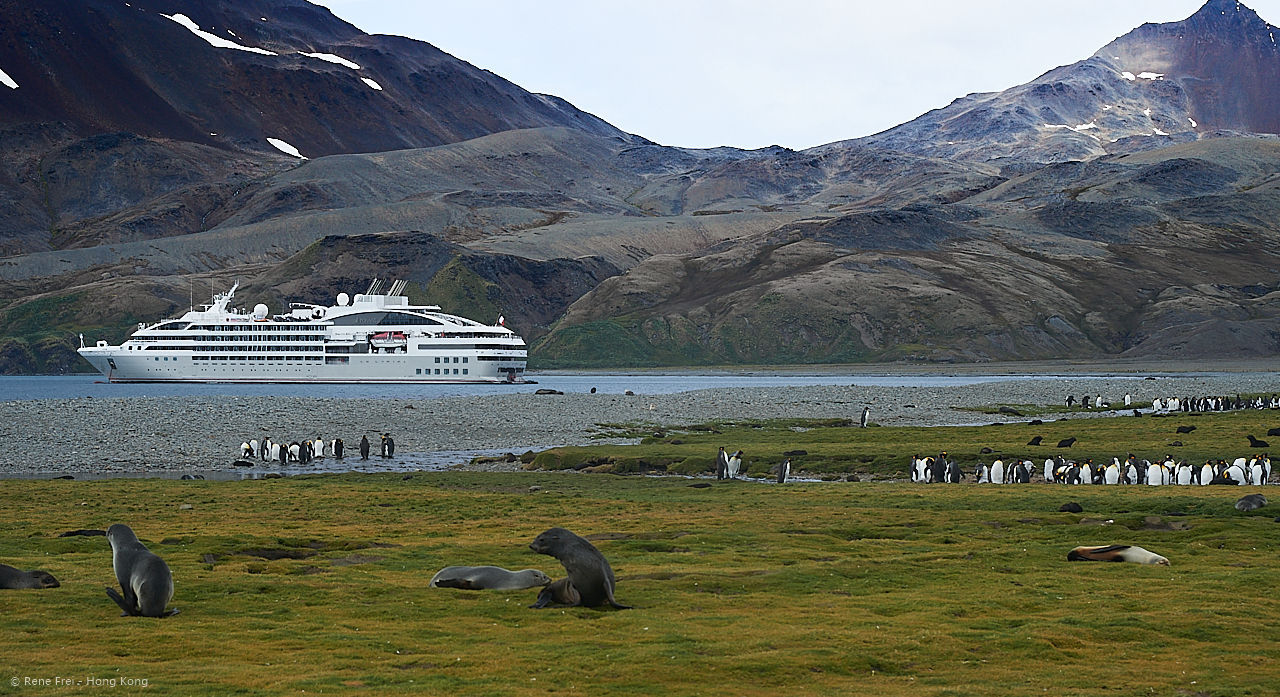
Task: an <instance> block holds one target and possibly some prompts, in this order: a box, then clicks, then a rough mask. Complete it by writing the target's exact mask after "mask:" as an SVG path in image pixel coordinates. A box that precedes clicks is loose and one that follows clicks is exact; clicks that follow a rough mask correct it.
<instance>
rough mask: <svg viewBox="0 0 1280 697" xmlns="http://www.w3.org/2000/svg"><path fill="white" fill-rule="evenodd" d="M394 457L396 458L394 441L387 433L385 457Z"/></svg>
mask: <svg viewBox="0 0 1280 697" xmlns="http://www.w3.org/2000/svg"><path fill="white" fill-rule="evenodd" d="M395 456H396V440H395V439H394V438H392V437H391V434H390V433H388V434H387V457H395Z"/></svg>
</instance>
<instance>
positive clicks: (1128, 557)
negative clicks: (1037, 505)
mask: <svg viewBox="0 0 1280 697" xmlns="http://www.w3.org/2000/svg"><path fill="white" fill-rule="evenodd" d="M1067 561H1127V562H1130V563H1133V564H1159V565H1161V566H1168V565H1169V560H1168V559H1165V558H1164V557H1162V556H1160V555H1159V554H1156V553H1155V552H1148V551H1147V550H1145V549H1143V548H1141V547H1132V546H1130V545H1106V546H1103V547H1076V548H1075V549H1073V550H1071V551H1070V552H1067Z"/></svg>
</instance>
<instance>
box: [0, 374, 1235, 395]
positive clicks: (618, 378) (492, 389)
mask: <svg viewBox="0 0 1280 697" xmlns="http://www.w3.org/2000/svg"><path fill="white" fill-rule="evenodd" d="M1202 374H1203V375H1212V374H1214V373H1202ZM1187 376H1188V374H1180V375H1179V377H1187ZM1108 377H1117V376H1116V375H1114V374H1110V375H1107V374H1102V373H1099V374H1095V375H1089V374H1074V373H1073V374H1070V375H1067V374H1057V373H1032V374H942V373H903V374H862V373H846V372H836V371H832V372H826V371H815V372H812V373H805V372H781V371H779V372H777V373H769V372H729V371H726V372H720V373H713V372H706V373H682V372H670V373H650V372H644V373H548V374H545V375H531V376H530V378H531V379H533V380H536V381H537V382H536V383H534V384H523V385H456V384H449V385H362V384H351V385H297V384H272V385H261V384H228V383H176V384H169V383H125V384H111V383H107V382H106V381H105V380H104V379H103V377H102V376H101V375H65V376H64V375H57V376H54V375H35V376H25V375H24V376H0V400H28V399H73V398H83V397H93V398H95V399H103V398H106V399H115V398H126V397H206V396H208V397H213V396H216V397H320V398H339V399H441V398H445V397H478V396H486V395H495V394H511V393H516V392H533V391H535V390H539V389H552V390H559V391H561V392H574V393H588V392H591V390H592V389H593V388H594V389H595V390H596V391H597V392H599V393H604V394H624V393H625V392H626V391H627V390H631V391H632V392H635V393H636V394H672V393H677V392H689V391H692V390H703V389H709V388H716V387H778V386H792V387H801V386H807V385H857V386H866V387H870V386H876V387H951V386H960V385H977V384H982V383H987V382H1000V381H1004V380H1062V379H1071V380H1091V379H1097V380H1100V379H1104V378H1108ZM1122 377H1139V378H1140V377H1144V376H1143V375H1141V374H1139V375H1124V376H1122ZM1152 377H1156V378H1157V379H1158V378H1159V377H1161V376H1160V375H1156V374H1152Z"/></svg>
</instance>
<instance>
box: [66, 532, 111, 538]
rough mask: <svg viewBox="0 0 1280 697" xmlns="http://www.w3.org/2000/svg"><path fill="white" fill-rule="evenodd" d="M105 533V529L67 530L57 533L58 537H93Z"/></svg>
mask: <svg viewBox="0 0 1280 697" xmlns="http://www.w3.org/2000/svg"><path fill="white" fill-rule="evenodd" d="M106 534H107V531H106V530H68V531H66V532H63V533H58V537H95V536H105V535H106Z"/></svg>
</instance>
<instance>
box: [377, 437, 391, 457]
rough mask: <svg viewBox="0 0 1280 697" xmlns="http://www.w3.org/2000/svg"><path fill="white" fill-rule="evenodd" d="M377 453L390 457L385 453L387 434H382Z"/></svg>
mask: <svg viewBox="0 0 1280 697" xmlns="http://www.w3.org/2000/svg"><path fill="white" fill-rule="evenodd" d="M378 455H379V456H381V457H391V456H390V455H388V454H387V434H385V433H384V434H382V444H381V445H380V446H378Z"/></svg>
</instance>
